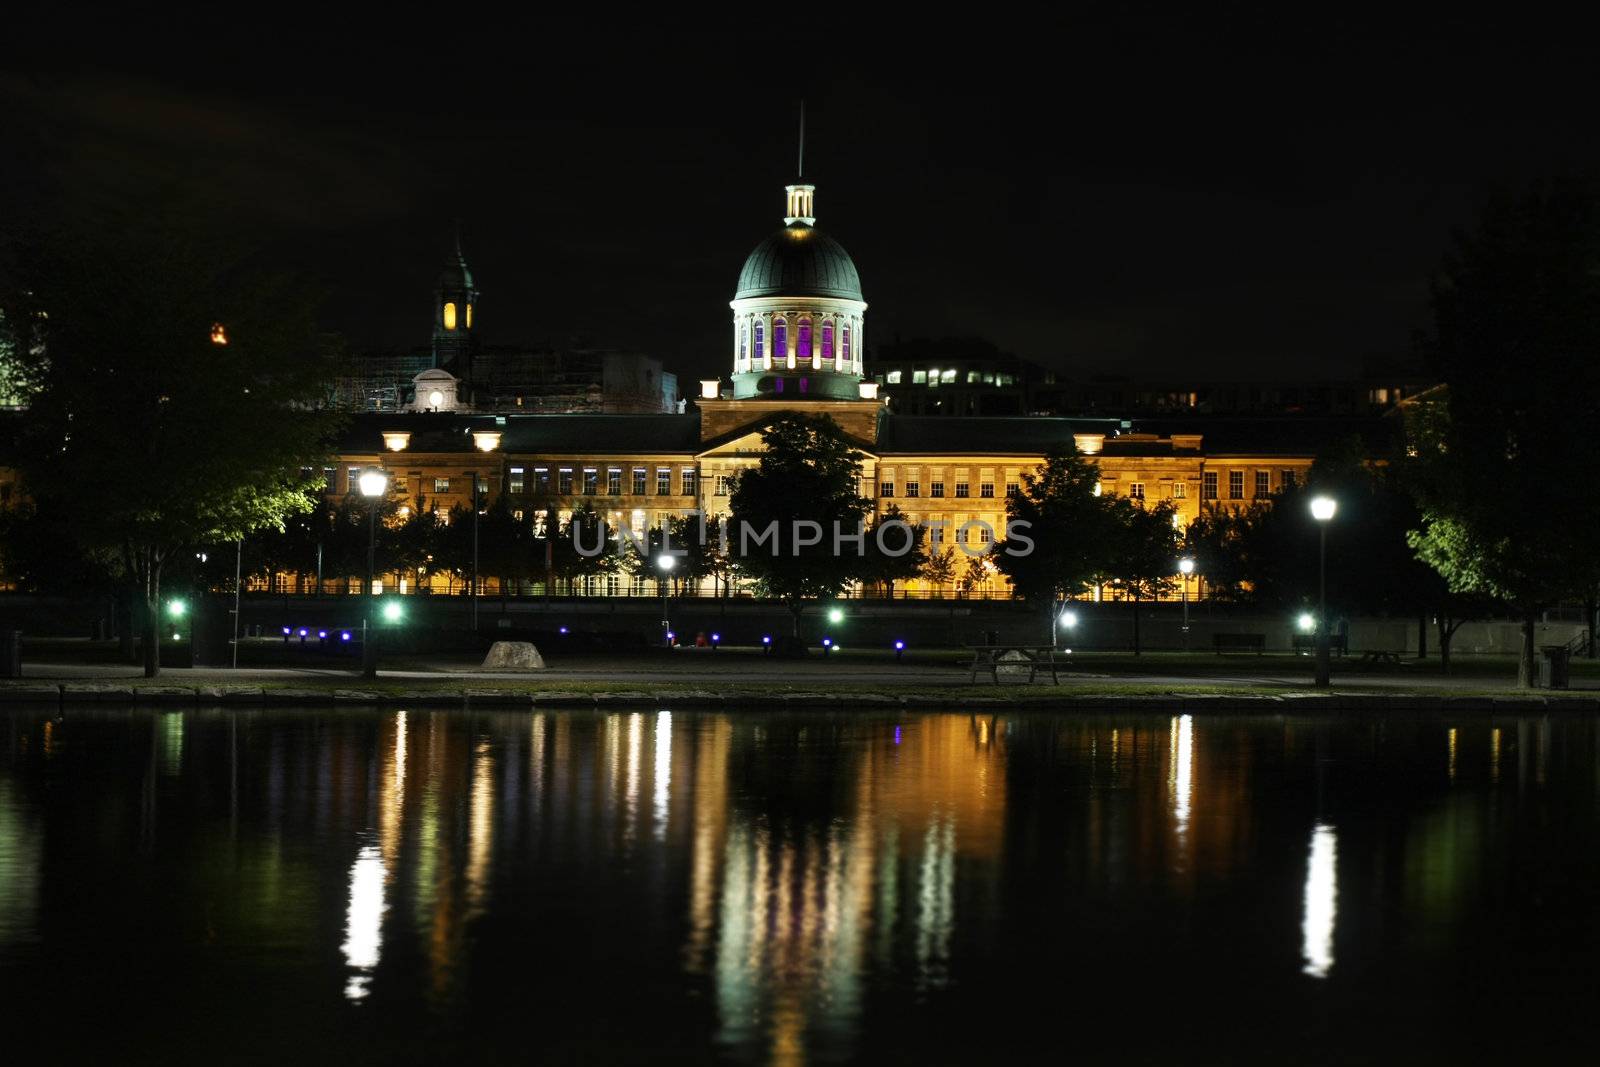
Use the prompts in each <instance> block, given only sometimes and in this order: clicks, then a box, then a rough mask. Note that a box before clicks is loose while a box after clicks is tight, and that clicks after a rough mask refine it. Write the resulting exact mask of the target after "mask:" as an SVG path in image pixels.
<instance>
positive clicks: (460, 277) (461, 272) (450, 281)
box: [439, 252, 472, 289]
mask: <svg viewBox="0 0 1600 1067" xmlns="http://www.w3.org/2000/svg"><path fill="white" fill-rule="evenodd" d="M439 288H440V289H471V288H472V272H471V271H470V270H468V269H467V261H466V260H465V259H463V258H462V256H461V253H460V252H457V253H456V254H455V257H454V258H453V259H448V260H446V261H445V266H444V270H443V272H441V273H440V275H439Z"/></svg>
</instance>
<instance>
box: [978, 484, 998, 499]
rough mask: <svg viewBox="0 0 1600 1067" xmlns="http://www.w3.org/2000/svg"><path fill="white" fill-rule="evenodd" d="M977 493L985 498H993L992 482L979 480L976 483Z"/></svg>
mask: <svg viewBox="0 0 1600 1067" xmlns="http://www.w3.org/2000/svg"><path fill="white" fill-rule="evenodd" d="M978 495H979V496H980V497H982V498H983V499H985V500H993V499H994V482H992V481H987V482H979V483H978Z"/></svg>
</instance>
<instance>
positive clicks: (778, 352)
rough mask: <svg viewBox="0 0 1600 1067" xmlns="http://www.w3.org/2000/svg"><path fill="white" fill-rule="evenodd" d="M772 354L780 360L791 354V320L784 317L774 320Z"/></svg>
mask: <svg viewBox="0 0 1600 1067" xmlns="http://www.w3.org/2000/svg"><path fill="white" fill-rule="evenodd" d="M772 354H773V355H774V356H775V357H777V358H778V359H782V358H783V357H784V356H786V355H788V354H789V320H788V319H786V318H784V317H783V316H782V315H775V316H773V319H772Z"/></svg>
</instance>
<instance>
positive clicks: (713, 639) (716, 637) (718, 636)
mask: <svg viewBox="0 0 1600 1067" xmlns="http://www.w3.org/2000/svg"><path fill="white" fill-rule="evenodd" d="M721 640H722V635H721V634H712V635H711V643H712V644H713V645H714V644H716V643H717V642H718V641H721Z"/></svg>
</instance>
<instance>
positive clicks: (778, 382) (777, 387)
mask: <svg viewBox="0 0 1600 1067" xmlns="http://www.w3.org/2000/svg"><path fill="white" fill-rule="evenodd" d="M772 391H773V392H774V393H781V392H783V379H782V378H774V379H772Z"/></svg>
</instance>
